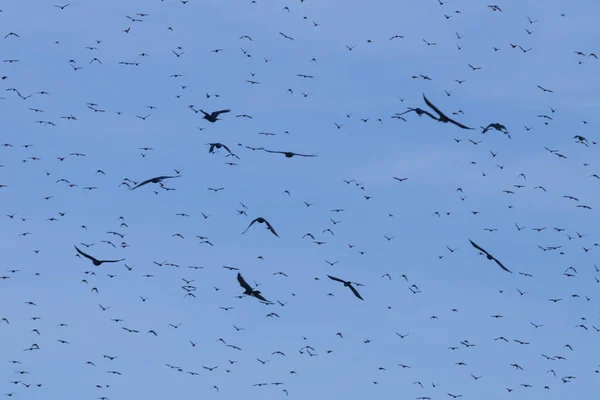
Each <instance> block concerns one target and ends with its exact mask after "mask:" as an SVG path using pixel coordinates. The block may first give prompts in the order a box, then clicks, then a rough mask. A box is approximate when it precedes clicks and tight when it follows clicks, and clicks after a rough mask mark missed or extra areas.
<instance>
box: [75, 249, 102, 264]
mask: <svg viewBox="0 0 600 400" xmlns="http://www.w3.org/2000/svg"><path fill="white" fill-rule="evenodd" d="M74 247H75V250H77V252H78V253H79V254H81V255H82V256H84V257H85V258H87V259H89V260H92V261H98V260H96V259H95V258H94V257H92V256H90V255H89V254H85V253H84V252H83V251H81V250H79V249H78V248H77V246H74Z"/></svg>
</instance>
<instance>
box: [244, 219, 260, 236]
mask: <svg viewBox="0 0 600 400" xmlns="http://www.w3.org/2000/svg"><path fill="white" fill-rule="evenodd" d="M257 220H258V218H255V219H254V220H253V221H252V222H250V225H248V227H247V228H246V230H245V231H244V232H242V235H243V234H244V233H246V232H248V229H250V227H251V226H252V225H253V224H254V223H255V222H256V221H257Z"/></svg>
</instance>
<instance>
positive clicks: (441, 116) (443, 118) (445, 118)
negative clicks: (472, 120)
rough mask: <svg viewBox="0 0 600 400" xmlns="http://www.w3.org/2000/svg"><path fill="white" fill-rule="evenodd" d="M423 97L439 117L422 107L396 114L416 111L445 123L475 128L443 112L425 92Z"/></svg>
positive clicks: (420, 114)
mask: <svg viewBox="0 0 600 400" xmlns="http://www.w3.org/2000/svg"><path fill="white" fill-rule="evenodd" d="M423 99H424V100H425V104H427V105H428V106H429V107H430V108H431V109H432V110H433V111H435V113H436V114H437V115H438V117H436V116H435V115H433V114H432V113H430V112H429V111H425V110H423V109H421V108H409V109H408V111H405V112H403V113H400V114H396V115H397V116H401V115H404V114H406V113H409V112H413V111H414V112H415V113H417V115H418V116H419V117H420V116H422V115H423V114H425V115H427V116H429V117H430V118H431V119H435V120H436V121H439V122H443V123H445V124H447V123H448V122H450V123H451V124H454V125H456V126H458V127H459V128H462V129H474V128H469V127H468V126H465V125H463V124H461V123H460V122H456V121H455V120H453V119H452V118H448V116H447V115H446V114H444V113H443V112H441V111H440V110H439V108H437V107H436V106H434V105H433V103H431V102H430V101H429V100H428V99H427V97H425V94H423Z"/></svg>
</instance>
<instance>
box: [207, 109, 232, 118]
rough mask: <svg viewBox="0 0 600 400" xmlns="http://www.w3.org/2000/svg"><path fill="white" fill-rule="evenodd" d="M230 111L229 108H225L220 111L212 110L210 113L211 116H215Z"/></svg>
mask: <svg viewBox="0 0 600 400" xmlns="http://www.w3.org/2000/svg"><path fill="white" fill-rule="evenodd" d="M230 111H231V110H230V109H227V110H220V111H214V112H213V113H212V115H213V116H215V117H217V116H218V115H219V114H224V113H228V112H230Z"/></svg>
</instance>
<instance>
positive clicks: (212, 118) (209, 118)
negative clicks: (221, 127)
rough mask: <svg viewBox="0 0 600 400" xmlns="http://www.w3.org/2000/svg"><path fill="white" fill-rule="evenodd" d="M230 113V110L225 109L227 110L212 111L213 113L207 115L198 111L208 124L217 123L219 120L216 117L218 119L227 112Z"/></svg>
mask: <svg viewBox="0 0 600 400" xmlns="http://www.w3.org/2000/svg"><path fill="white" fill-rule="evenodd" d="M230 111H231V110H229V109H227V110H220V111H213V112H211V113H210V114H209V113H207V112H206V111H204V110H200V112H201V113H202V114H204V117H202V118H204V119H205V120H207V121H209V122H217V121H220V119H219V118H217V117H218V116H219V115H220V114H224V113H228V112H230Z"/></svg>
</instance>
